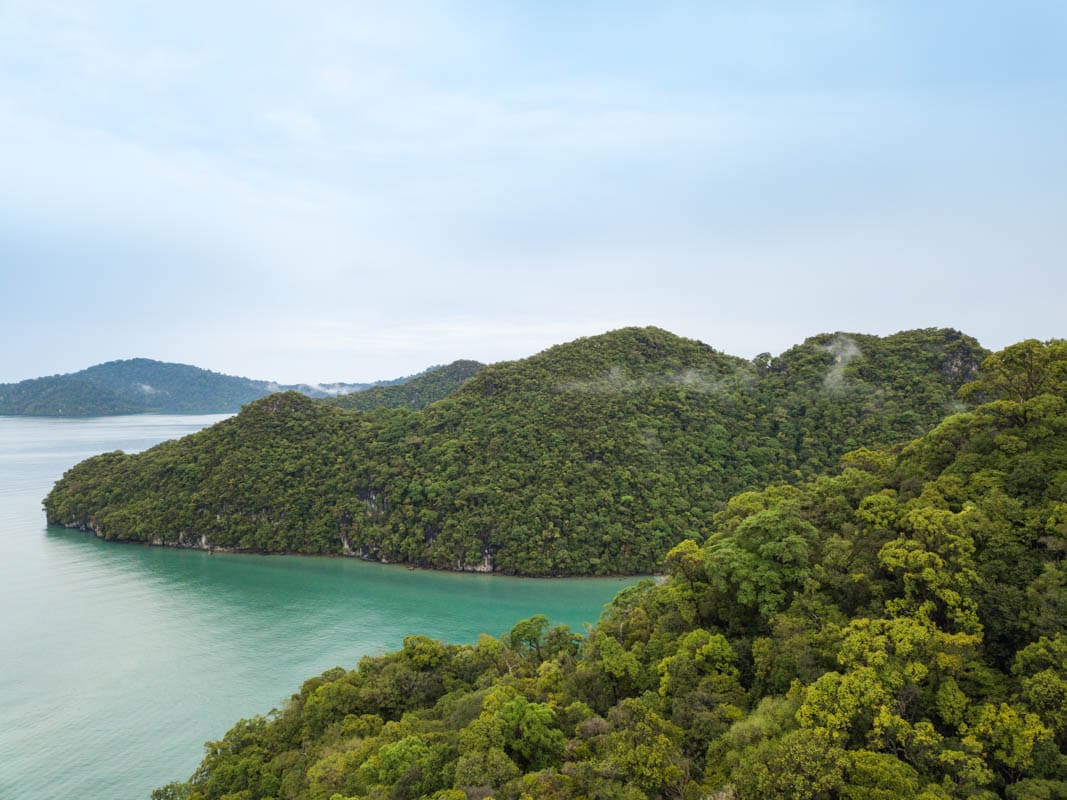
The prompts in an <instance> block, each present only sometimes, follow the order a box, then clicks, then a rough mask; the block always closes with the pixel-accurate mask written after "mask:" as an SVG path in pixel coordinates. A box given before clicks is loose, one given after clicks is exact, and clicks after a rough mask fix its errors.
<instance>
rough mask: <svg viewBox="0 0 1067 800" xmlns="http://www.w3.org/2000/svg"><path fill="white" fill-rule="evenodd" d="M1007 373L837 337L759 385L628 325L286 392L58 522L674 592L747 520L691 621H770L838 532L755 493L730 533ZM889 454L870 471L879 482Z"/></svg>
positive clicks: (67, 497) (967, 354) (702, 348)
mask: <svg viewBox="0 0 1067 800" xmlns="http://www.w3.org/2000/svg"><path fill="white" fill-rule="evenodd" d="M984 355H985V352H984V351H983V350H982V349H981V348H980V347H979V346H978V345H977V343H976V342H974V340H972V339H969V338H968V337H965V336H962V335H961V334H959V333H957V332H955V331H950V330H933V329H931V330H921V331H909V332H905V333H899V334H896V335H894V336H889V337H885V338H882V339H880V338H877V337H873V336H862V335H858V334H856V335H844V334H837V335H825V336H819V337H814V338H812V339H810V340H808V341H807V342H805V343H804V344H802V345H799V346H797V347H795V348H792V349H791V350H789V351H787V352H786V353H783V354H782V355H781V356H779V357H778V358H775V359H771V360H770V361H768V362H766V363H761V364H756V365H754V364H752V363H750V362H748V361H744V360H741V359H738V358H733V357H730V356H726V355H723V354H721V353H717V352H716V351H714V350H712V349H711V348H709V347H707V346H706V345H703V344H701V343H699V342H695V341H691V340H687V339H682V338H679V337H676V336H673V335H672V334H669V333H667V332H666V331H662V330H658V329H655V328H627V329H623V330H619V331H615V332H612V333H609V334H605V335H602V336H597V337H592V338H589V339H580V340H578V341H576V342H572V343H570V344H566V345H560V346H558V347H553V348H550V349H549V350H546V351H545V352H543V353H540V354H538V355H536V356H533V357H531V358H528V359H524V360H522V361H517V362H510V363H501V364H494V365H492V366H489V367H486V368H484V369H482V370H480V371H478V372H477V374H475V375H474V376H473V377H470V378H469V379H468V380H466V382H465V383H463V384H462V386H460V387H459V388H458V389H456V390H455V391H453V392H452V393H451V394H449V395H448V396H447V397H445V398H444V399H441V400H438V401H437V402H435V403H432V404H430V405H428V406H426V407H425V408H423V409H422V410H420V411H407V410H402V409H382V408H379V409H375V410H372V411H367V412H357V411H344V410H342V409H339V408H335V407H329V406H327V405H325V404H322V403H315V402H312V401H310V400H308V399H306V398H302V397H300V396H297V395H294V394H278V395H273V396H271V397H269V398H265V399H263V400H259V401H257V402H255V403H252V404H250V405H249V406H247V407H246V408H245V409H244V410H243V411H242V412H241V413H240V414H239V415H238V416H237V417H236V418H234V419H231V420H227V421H226V422H224V423H220V424H219V425H217V426H215V427H213V428H211V429H208V430H206V431H203V432H201V433H199V434H196V435H194V436H191V437H187V438H186V439H183V440H180V441H178V442H169V443H166V444H164V445H160V446H159V447H156V448H153V449H151V450H149V451H147V452H145V453H142V454H140V455H137V456H131V457H121V456H117V455H107V456H102V457H97V458H95V459H90V460H88V461H85V462H83V463H81V464H79V465H78V466H76V467H75V468H74V469H72V470H71V471H70V472H68V473H67V475H66V476H64V478H63V479H62V480H61V481H60V482H59V483H58V484H57V485H56V487H55V489H54V490H53V491H52V492H51V494H50V495H49V496H48V497H47V498H46V500H45V507H46V510H47V512H48V518H49V520H50V521H51V522H53V523H56V524H61V525H71V526H76V527H82V528H86V529H91V530H94V531H96V532H97V533H98V534H99V535H100V536H102V537H104V538H109V539H120V540H133V541H148V542H156V543H160V544H166V545H171V546H197V547H207V548H224V549H232V550H249V551H262V552H298V553H330V554H352V555H359V556H361V557H363V558H368V559H380V560H383V561H390V562H407V563H414V564H419V565H424V566H429V567H435V568H443V569H461V570H462V569H467V570H494V571H498V572H504V573H512V574H526V575H574V574H614V573H630V574H633V573H642V572H653V571H657V570H659V569H661V568H662V566H663V563H664V558H665V556H666V554H667V553H668V551H670V550H671V548H672V547H674V546H675V545H677V544H678V543H679V542H681V541H683V540H684V539H692V540H693V541H694V543H695V544H698V543H701V542H703V541H705V540H706V539H707V537H708V536H709V535H711V534H713V533H714V532H715V531H716V530H717V529H719V528H720V527H721V528H722V530H723V531H727V532H728V533H730V534H731V535H732V534H733V533H734V531H733V530H732V529H730V528H729V525H734V524H736V525H741V526H743V530H742V531H740V532H738V536H737V538H736V540H735V541H731V542H726V543H721V544H720V545H718V547H719V550H718V555H717V556H716V557H717V558H718V559H720V560H721V562H722V565H723V570H722V573H721V574H720V573H719V571H712V573H710V574H709V575H708V576H705V577H700V576H699V575H697V574H696V573H694V572H693V570H692V567H693V565H688V566H683V567H679V568H681V569H684V570H687V571H688V573H692V574H690V575H688V577H689V578H690V579H692V580H693V581H696V583H694V584H693V587H692V589H693V592H694V594H693V602H692V603H691V604H690V605H689V607H688V608H687V610H686V611H685V613H686V614H688V615H691V616H692V618H693V619H694V620H695V621H697V622H698V623H699V622H700V621H701V620H703V619H704V618H705V616H706V615H707V614H709V613H710V611H709V607H703V608H702V607H701V606H700V604H699V603H698V602H697V601H698V599H699V598H701V597H704V598H705V602H704V606H708V599H707V598H709V597H710V596H709V595H706V593H705V594H701V591H702V590H701V589H700V586H699V584H701V582H703V581H706V582H710V583H712V584H714V587H715V589H716V590H717V591H718V592H720V593H721V594H723V595H725V594H728V593H730V592H737V593H738V595H739V597H740V599H741V601H742V602H743V603H744V604H745V607H746V609H747V610H748V613H750V614H752V615H756V616H759V615H766V614H768V613H772V612H776V611H780V610H784V608H785V604H784V601H785V598H786V597H787V596H789V594H790V593H791V592H792V591H794V590H795V589H796V588H797V587H799V586H801V585H802V584H804V582H805V581H807V580H809V579H810V577H811V576H812V571H813V570H814V569H816V568H817V567H818V565H819V564H820V563H821V559H822V558H823V557H825V556H826V555H827V554H826V553H825V552H822V550H821V543H820V542H818V541H816V538H817V537H815V530H816V528H817V527H818V524H817V522H818V521H817V522H812V521H809V520H806V519H804V518H803V513H802V510H797V509H794V508H791V507H790V506H789V504H788V503H787V502H786V497H785V495H784V494H783V495H782V497H781V498H778V497H777V496H775V492H778V493H780V494H781V493H782V491H783V490H768V492H769V493H763V494H759V493H757V494H756V495H754V496H753V498H754V499H753V498H749V500H751V501H752V502H758V503H763V504H764V505H765V506H766V508H765V509H764V510H765V511H766V514H765V515H763V516H761V517H758V518H750V516H749V515H748V514H747V511H746V509H745V507H744V503H745V502H748V501H749V500H745V499H744V498H745V495H741V497H740V498H739V499H738V501H737V502H736V503H735V506H734V507H733V510H732V511H730V512H729V514H728V516H729V519H724V521H723V522H721V523H720V522H718V521H717V517H716V515H717V514H718V513H719V512H722V511H723V510H724V504H725V503H726V501H727V499H728V498H729V497H730V496H731V495H733V494H736V493H738V492H743V491H745V490H748V489H758V488H761V487H763V486H765V485H766V484H768V483H772V482H779V481H783V482H789V483H796V482H798V481H801V480H803V479H805V478H809V477H811V476H814V475H817V474H820V473H822V472H824V471H826V470H829V469H831V468H833V467H834V465H835V464H836V463H837V461H838V459H839V458H840V457H841V456H842V454H844V453H845V452H846V451H848V450H850V449H852V448H855V447H857V446H858V445H859V444H861V443H865V444H870V445H884V444H889V443H894V442H902V441H905V440H907V439H909V438H911V437H914V436H917V435H919V434H921V433H923V432H924V431H925V430H927V429H928V428H930V427H932V426H933V425H934V424H935V423H936V422H937V421H938V420H939V419H941V418H942V417H943V415H944V414H945V413H946V412H947V411H948V410H950V409H953V408H955V407H956V406H955V400H954V395H955V392H956V390H957V389H958V388H959V386H960V385H962V384H963V383H964V382H966V381H968V380H970V379H971V378H972V377H974V369H975V368H976V365H977V363H978V361H979V360H980V359H981V358H982V357H984ZM453 366H455V365H453ZM446 369H448V368H446ZM436 377H438V376H437V375H436V373H428V374H427V375H425V376H423V378H420V379H417V380H420V381H422V380H425V381H429V380H430V379H431V378H434V379H436ZM419 385H422V384H419ZM402 388H403V387H396V390H397V391H400V390H401V389H402ZM409 388H410V387H409ZM390 391H392V389H390ZM419 392H420V395H419V396H420V397H421V398H423V399H425V397H424V394H423V390H422V389H419ZM384 393H385V390H384V389H383V390H382V391H381V392H379V393H378V394H377V395H375V396H377V397H379V398H381V397H383V396H384ZM341 402H342V401H340V400H339V401H338V404H340V403H341ZM352 402H355V399H353V400H352ZM419 402H420V403H421V400H420V401H419ZM867 453H868V454H867V455H866V456H864V455H863V454H860V455H859V456H858V457H857V460H856V466H855V468H854V471H855V473H856V474H860V475H869V473H867V472H865V471H864V470H865V469H866V468H867V467H868V466H870V464H871V463H874V462H871V458H872V456H871V455H870V453H871V451H867ZM1037 466H1038V465H1035V464H1023V463H1021V462H1020V463H1019V464H1018V468H1017V470H1016V472H1015V473H1013V474H1012V476H1010V479H1011V481H1012V486H1013V487H1014V486H1020V487H1030V490H1032V491H1039V490H1040V486H1041V482H1042V480H1044V476H1043V473H1041V472H1040V470H1039V469H1037ZM874 479H875V478H874V476H873V475H872V476H870V477H869V480H874ZM861 482H862V481H861ZM861 489H862V487H860V486H857V487H854V489H853V491H855V492H858V491H861ZM771 506H774V507H773V508H772V507H771ZM842 513H845V512H844V511H843V512H842ZM730 515H732V516H730ZM1065 519H1067V518H1065ZM731 520H732V521H731ZM813 526H814V527H813ZM785 531H788V532H789V536H788V537H784V538H781V537H778V536H777V532H785ZM768 536H769V537H771V538H770V539H768V540H766V541H764V540H763V539H762V538H761V537H768ZM941 590H942V589H941V587H928V588H927V591H929V592H935V593H936V592H937V591H941ZM944 591H955V589H953V588H952V587H944ZM946 598H947V595H946V596H944V597H942V598H941V602H942V603H943V604H944V603H947V602H948V600H947V599H946ZM966 611H967V609H966V608H961V609H959V613H965V612H966ZM708 619H710V617H709V618H708Z"/></svg>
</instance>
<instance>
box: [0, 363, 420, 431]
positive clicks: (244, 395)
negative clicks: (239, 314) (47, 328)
mask: <svg viewBox="0 0 1067 800" xmlns="http://www.w3.org/2000/svg"><path fill="white" fill-rule="evenodd" d="M404 380H406V378H398V379H397V380H396V381H382V382H379V383H330V384H324V385H313V386H312V385H307V384H297V385H284V384H278V383H275V382H273V381H262V380H252V379H251V378H242V377H236V376H233V375H223V374H221V373H218V372H212V371H210V370H206V369H201V368H200V367H193V366H190V365H188V364H172V363H168V362H164V361H154V360H152V359H148V358H131V359H126V360H121V361H108V362H107V363H105V364H97V365H96V366H93V367H89V368H88V369H83V370H81V371H80V372H74V373H70V374H67V375H53V376H51V377H47V378H33V379H30V380H25V381H21V382H19V383H5V384H0V414H9V415H18V416H43V417H95V416H106V415H112V414H139V413H146V412H156V413H164V414H216V413H218V414H222V413H228V412H233V411H237V410H238V409H239V408H240V407H241V406H243V405H244V404H245V403H250V402H252V401H253V400H258V399H259V398H261V397H265V396H266V395H269V394H273V393H274V392H281V391H297V392H300V393H301V394H304V395H307V396H308V397H316V398H323V397H332V396H337V395H343V394H346V393H350V392H359V391H362V390H364V389H367V388H369V387H371V386H379V385H389V384H393V383H397V382H400V381H404Z"/></svg>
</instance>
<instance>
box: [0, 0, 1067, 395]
mask: <svg viewBox="0 0 1067 800" xmlns="http://www.w3.org/2000/svg"><path fill="white" fill-rule="evenodd" d="M1065 43H1067V4H1064V3H1062V2H1058V0H1053V1H1051V2H1027V1H1025V0H1023V1H1017V2H1002V3H996V2H973V0H971V1H969V2H939V3H929V2H926V1H925V0H924V2H904V1H903V0H901V1H894V2H890V1H889V0H886V2H792V1H790V2H786V1H784V0H783V2H780V3H761V2H740V1H739V0H735V1H732V2H712V1H711V0H708V1H707V2H697V3H672V2H662V3H661V2H655V3H649V2H641V3H630V2H625V0H623V1H621V2H596V0H590V1H589V2H581V3H572V2H562V0H528V1H527V2H507V1H506V0H494V1H491V0H482V2H424V3H423V2H405V3H396V2H383V3H373V2H366V3H355V2H348V1H347V0H346V1H341V2H332V0H323V1H322V2H319V1H318V0H302V2H295V0H294V1H293V2H288V1H285V0H260V1H259V2H256V3H244V2H228V3H218V2H210V3H209V2H202V1H201V0H183V2H181V3H152V2H145V1H144V0H137V1H134V0H115V1H114V2H106V1H103V0H102V1H101V2H88V1H84V0H83V2H69V3H68V2H60V1H59V0H26V1H25V2H23V0H0V353H2V356H0V381H16V380H21V379H24V378H30V377H35V376H38V375H48V374H55V373H62V372H69V371H75V370H78V369H81V368H83V367H86V366H89V365H91V364H94V363H99V362H102V361H108V360H112V359H116V358H130V357H135V356H144V357H149V358H157V359H161V360H165V361H178V362H182V363H190V364H196V365H197V366H201V367H206V368H209V369H214V370H217V371H220V372H226V373H230V374H239V375H246V376H249V377H254V378H263V379H273V380H278V381H283V382H319V381H334V380H343V381H363V380H373V379H383V378H392V377H397V376H400V375H406V374H410V373H412V372H416V371H419V370H421V369H423V368H425V367H427V366H429V365H431V364H440V363H447V362H450V361H452V360H454V359H457V358H474V359H478V360H481V361H485V362H491V361H498V360H504V359H512V358H521V357H523V356H527V355H531V354H533V353H535V352H538V351H540V350H543V349H544V348H546V347H549V346H551V345H553V344H557V343H560V342H564V341H568V340H570V339H573V338H576V337H578V336H588V335H595V334H597V333H601V332H604V331H607V330H611V329H614V328H618V327H623V326H627V325H657V326H659V327H662V328H666V329H667V330H670V331H673V332H675V333H677V334H680V335H683V336H687V337H691V338H695V339H700V340H701V341H704V342H707V343H708V344H710V345H712V346H713V347H715V348H716V349H719V350H723V351H726V352H728V353H732V354H735V355H740V356H745V357H751V356H753V355H756V354H757V353H761V352H765V351H767V352H772V353H778V352H781V351H783V350H785V349H787V348H788V347H790V346H791V345H793V344H796V343H799V342H800V341H802V340H803V339H804V338H806V337H807V336H810V335H813V334H816V333H819V332H823V331H838V330H843V331H855V332H861V333H875V334H888V333H892V332H895V331H898V330H903V329H908V328H918V327H932V326H938V327H941V326H944V327H953V328H957V329H960V330H962V331H964V332H966V333H969V334H971V335H973V336H975V337H977V338H978V339H979V341H981V342H982V343H983V344H984V345H986V346H987V347H990V348H993V349H996V348H1000V347H1003V346H1005V345H1007V344H1010V343H1012V342H1014V341H1018V340H1021V339H1024V338H1039V339H1048V338H1053V337H1064V336H1067V324H1065V316H1067V315H1065V313H1064V310H1065V309H1067V261H1065V258H1064V253H1065V252H1067V147H1065V142H1067V46H1065Z"/></svg>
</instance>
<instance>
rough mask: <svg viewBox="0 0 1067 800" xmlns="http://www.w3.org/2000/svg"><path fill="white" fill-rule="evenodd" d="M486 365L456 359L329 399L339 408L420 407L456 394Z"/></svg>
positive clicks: (363, 409) (364, 409)
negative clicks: (417, 372) (388, 383)
mask: <svg viewBox="0 0 1067 800" xmlns="http://www.w3.org/2000/svg"><path fill="white" fill-rule="evenodd" d="M483 369H485V364H482V363H479V362H477V361H453V362H452V363H451V364H446V365H444V366H440V367H430V368H429V369H427V370H426V371H424V372H420V373H419V374H418V375H412V376H411V377H410V378H408V379H407V380H404V381H402V382H400V381H398V382H396V383H393V384H390V385H388V386H372V387H371V388H369V389H366V390H365V391H362V392H352V393H349V394H344V395H340V396H338V397H331V398H330V399H328V400H326V401H325V402H326V403H328V404H330V405H333V406H337V407H338V408H351V409H358V410H360V411H370V410H372V409H375V408H410V409H411V410H412V411H418V410H419V409H420V408H425V407H426V406H428V405H429V404H430V403H436V402H437V401H438V400H441V399H443V398H445V397H447V396H448V395H450V394H452V392H454V391H455V390H456V389H458V388H459V387H460V386H462V385H463V384H464V383H465V382H466V381H467V380H468V379H469V378H473V377H474V376H475V375H477V374H478V373H479V372H481V371H482V370H483ZM304 394H307V392H304Z"/></svg>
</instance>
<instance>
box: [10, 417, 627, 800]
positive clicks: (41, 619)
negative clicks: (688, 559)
mask: <svg viewBox="0 0 1067 800" xmlns="http://www.w3.org/2000/svg"><path fill="white" fill-rule="evenodd" d="M222 418H223V417H218V416H214V417H207V416H195V417H193V416H162V415H139V416H130V417H106V418H97V419H89V420H51V419H34V418H18V417H0V548H2V549H0V799H2V800H45V799H46V798H47V800H54V799H55V798H79V800H127V798H128V799H129V800H147V797H148V795H149V793H150V792H151V790H152V789H154V788H155V787H157V786H160V785H162V784H164V783H168V782H170V781H172V780H179V779H181V780H184V779H185V778H186V777H188V775H189V774H190V773H191V772H192V770H193V769H194V768H195V767H196V765H197V764H198V763H199V760H200V755H201V752H202V745H203V743H204V742H205V741H207V740H210V739H217V738H219V737H221V736H222V735H223V734H224V733H225V732H226V730H227V729H228V728H229V727H230V725H232V724H233V723H234V722H235V721H236V720H237V719H239V718H240V717H247V716H251V715H253V714H257V713H266V712H268V711H270V709H271V708H272V707H274V706H279V705H281V703H282V702H283V701H284V700H285V699H286V698H287V697H288V696H289V695H290V694H292V693H293V692H294V691H296V690H297V689H298V688H299V686H300V683H301V682H302V681H303V680H304V679H305V678H308V677H311V676H312V675H316V674H318V673H320V672H322V671H323V670H325V669H328V668H330V667H332V666H335V665H341V666H346V667H351V666H354V665H355V663H356V662H357V660H358V659H359V658H360V657H361V656H363V655H367V654H374V653H381V652H384V651H387V650H393V649H396V648H398V647H399V646H400V644H401V641H402V639H403V637H404V636H406V635H409V634H412V633H422V634H426V635H429V636H432V637H435V638H440V639H443V640H446V641H449V642H466V641H473V640H474V639H475V638H476V637H477V636H478V634H479V633H482V632H486V633H491V634H494V635H499V634H500V633H502V632H504V631H506V630H508V629H510V627H511V625H512V624H513V623H514V622H515V621H516V620H518V619H520V618H522V617H528V616H530V615H531V614H536V613H544V614H547V615H548V616H549V618H550V619H552V620H553V621H554V622H556V623H566V624H568V625H570V626H571V627H573V628H575V629H579V630H580V628H581V625H582V623H583V622H595V621H596V618H597V616H598V615H599V613H600V609H601V607H602V606H603V605H604V604H605V603H607V602H608V601H609V600H610V599H611V598H612V597H613V596H614V595H615V593H616V592H618V591H619V590H620V589H622V588H623V587H624V586H626V585H629V584H630V583H632V582H633V581H632V580H614V579H580V580H566V581H559V580H556V581H547V580H522V579H509V578H501V577H494V576H483V575H454V574H442V573H433V572H425V571H419V570H416V571H408V570H407V569H404V568H403V567H393V566H383V565H378V564H366V563H363V562H359V561H354V560H350V559H337V558H301V557H289V556H248V555H207V554H206V553H201V552H190V551H178V550H167V549H163V548H155V547H144V546H141V545H124V544H108V543H104V542H100V541H98V540H97V539H96V538H95V537H93V536H92V535H90V534H84V533H81V532H78V531H68V530H64V529H61V528H48V527H46V526H45V520H44V512H43V511H42V510H41V499H42V498H43V497H44V495H45V494H46V493H47V492H48V490H49V489H50V488H51V486H52V483H53V482H54V481H55V480H56V479H57V478H59V477H60V475H62V473H63V471H64V470H65V469H67V468H68V467H70V466H71V465H73V464H75V463H76V462H77V461H80V460H81V459H83V458H85V457H87V456H90V455H93V454H96V453H100V452H104V451H107V450H115V449H122V450H126V451H127V452H133V451H137V450H142V449H144V448H146V447H149V446H151V445H153V444H156V443H157V442H160V441H163V440H164V439H171V438H175V437H177V436H183V435H185V434H187V433H192V432H193V431H196V430H199V429H200V428H202V427H205V426H206V425H210V424H212V423H214V422H216V421H218V420H220V419H222Z"/></svg>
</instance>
